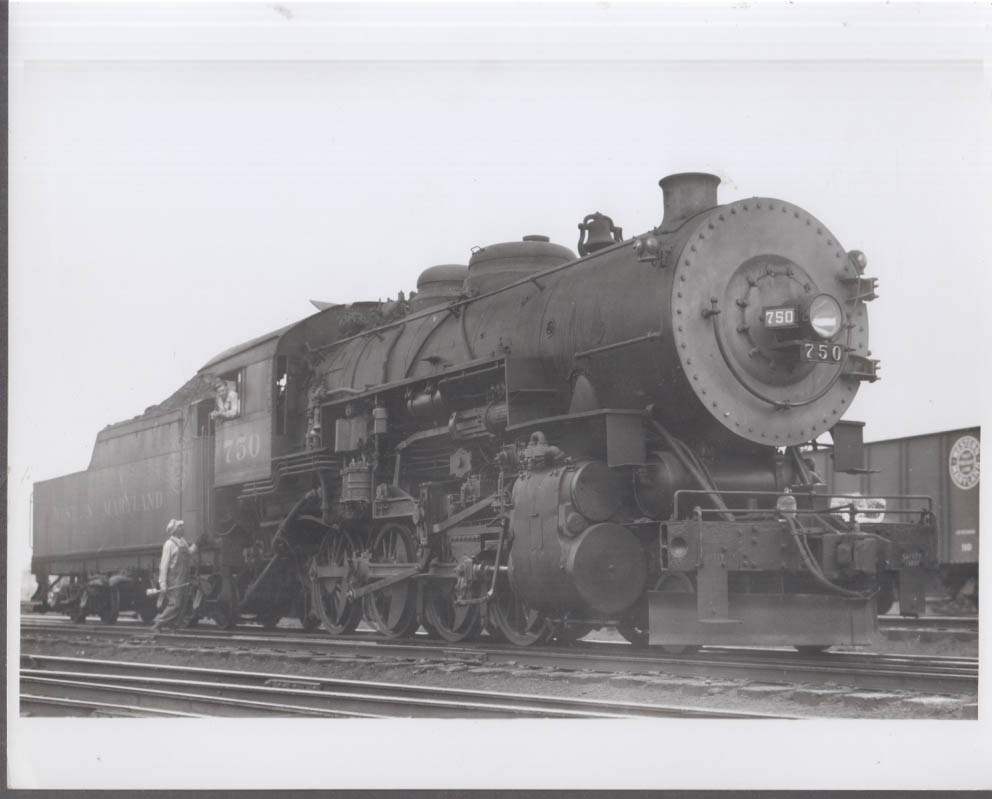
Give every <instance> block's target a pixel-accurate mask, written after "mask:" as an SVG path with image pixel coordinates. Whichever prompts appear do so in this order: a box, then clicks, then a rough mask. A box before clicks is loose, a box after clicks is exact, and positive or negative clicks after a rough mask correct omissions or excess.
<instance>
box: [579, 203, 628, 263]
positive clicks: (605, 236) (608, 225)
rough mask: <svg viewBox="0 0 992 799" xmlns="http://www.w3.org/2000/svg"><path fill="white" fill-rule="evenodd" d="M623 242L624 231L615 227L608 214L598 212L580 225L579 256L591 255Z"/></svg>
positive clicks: (590, 215)
mask: <svg viewBox="0 0 992 799" xmlns="http://www.w3.org/2000/svg"><path fill="white" fill-rule="evenodd" d="M621 241H623V229H622V228H618V227H617V226H616V225H614V224H613V220H612V219H610V217H608V216H607V215H606V214H601V213H599V211H597V212H596V213H594V214H589V215H588V216H587V217H586V218H585V219H583V220H582V221H581V222H580V223H579V247H578V249H579V255H589V253H592V252H596V251H597V250H601V249H603V248H604V247H610V246H612V245H614V244H617V243H618V242H621Z"/></svg>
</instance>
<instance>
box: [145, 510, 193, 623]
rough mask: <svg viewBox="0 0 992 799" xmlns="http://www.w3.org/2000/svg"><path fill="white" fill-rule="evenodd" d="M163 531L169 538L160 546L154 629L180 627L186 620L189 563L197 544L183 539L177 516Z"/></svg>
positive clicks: (181, 526)
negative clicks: (160, 555) (160, 554)
mask: <svg viewBox="0 0 992 799" xmlns="http://www.w3.org/2000/svg"><path fill="white" fill-rule="evenodd" d="M165 532H167V533H168V534H169V538H168V540H167V541H166V542H165V545H164V546H163V547H162V562H161V563H160V564H159V568H158V587H159V595H158V610H159V613H158V616H156V617H155V623H154V624H153V625H152V629H153V630H160V629H161V628H163V627H181V626H184V625H185V624H186V623H187V622H188V620H189V618H188V617H189V597H190V596H191V595H192V591H191V590H190V589H191V586H190V581H191V580H192V576H191V573H190V565H191V563H192V560H193V556H194V555H195V554H196V544H190V543H188V542H187V541H186V531H185V525H184V524H183V523H182V521H181V520H180V519H172V520H171V521H170V522H169V524H168V525H166V528H165Z"/></svg>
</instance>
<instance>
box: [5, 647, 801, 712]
mask: <svg viewBox="0 0 992 799" xmlns="http://www.w3.org/2000/svg"><path fill="white" fill-rule="evenodd" d="M20 701H21V712H22V714H25V713H27V714H30V715H59V716H62V715H99V716H185V717H191V716H192V717H202V716H236V717H243V716H253V717H259V716H317V717H330V718H356V717H357V718H413V717H424V718H463V719H464V718H473V719H478V718H519V717H526V718H559V719H561V718H568V719H575V718H596V719H620V718H718V719H769V718H777V719H781V718H792V717H790V716H785V715H770V714H761V713H747V712H742V711H736V710H714V709H701V708H692V707H686V706H680V705H660V704H651V703H639V702H604V701H599V700H593V699H571V698H562V697H552V696H540V695H536V694H509V693H498V692H496V693H494V692H484V691H472V690H464V689H454V688H437V687H427V686H417V685H403V684H398V683H380V682H366V681H355V680H341V679H331V678H323V677H310V676H292V675H286V674H267V673H262V672H247V671H231V670H221V669H206V668H191V667H188V666H172V665H156V664H149V663H134V662H126V661H111V660H93V659H88V658H66V657H51V656H43V655H23V656H22V657H21V671H20Z"/></svg>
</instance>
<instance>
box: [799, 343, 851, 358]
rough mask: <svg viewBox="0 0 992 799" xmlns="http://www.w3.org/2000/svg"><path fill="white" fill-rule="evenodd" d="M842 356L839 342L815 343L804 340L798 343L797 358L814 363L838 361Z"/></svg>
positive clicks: (842, 351)
mask: <svg viewBox="0 0 992 799" xmlns="http://www.w3.org/2000/svg"><path fill="white" fill-rule="evenodd" d="M843 357H844V348H843V347H842V346H841V345H840V344H826V343H820V344H817V343H816V342H813V341H804V342H803V343H802V344H800V345H799V360H801V361H813V362H815V363H840V361H841V358H843Z"/></svg>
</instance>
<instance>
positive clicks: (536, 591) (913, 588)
mask: <svg viewBox="0 0 992 799" xmlns="http://www.w3.org/2000/svg"><path fill="white" fill-rule="evenodd" d="M718 183H719V179H718V178H716V177H715V176H712V175H706V174H700V173H688V174H678V175H670V176H669V177H667V178H664V179H663V180H662V181H661V187H662V189H663V192H664V217H663V219H662V222H661V224H660V225H659V226H658V227H656V228H654V229H653V230H650V231H647V232H646V233H644V234H641V235H638V236H634V237H632V238H624V237H623V233H622V231H621V230H620V228H618V227H617V226H615V225H614V224H613V221H612V220H611V219H610V218H609V217H607V216H605V215H603V214H600V213H595V214H590V215H589V216H587V217H586V218H585V219H584V220H583V222H582V223H581V224H580V225H579V229H580V238H579V243H578V251H579V254H578V257H576V255H575V254H574V253H573V252H572V251H571V250H569V249H568V248H566V247H563V246H560V245H557V244H553V243H551V242H550V241H548V240H547V239H546V238H545V237H542V236H527V237H525V238H524V239H523V240H521V241H515V242H505V243H501V244H495V245H492V246H488V247H484V248H481V249H477V250H476V251H475V252H474V253H473V255H472V257H471V259H470V261H469V263H468V265H467V267H466V266H461V265H442V266H435V267H431V268H429V269H427V270H426V271H424V272H423V273H422V274H421V277H420V280H419V281H418V292H417V293H416V294H415V295H411V298H410V300H409V302H407V301H406V300H404V298H403V297H402V295H400V297H399V299H398V300H396V301H390V302H387V303H354V304H352V305H349V306H344V305H335V306H321V307H324V310H321V311H320V312H319V313H317V314H315V315H313V316H310V317H308V318H307V319H304V320H303V321H301V322H299V323H298V324H296V325H292V326H290V327H288V328H284V329H283V330H280V331H276V333H274V334H271V335H269V336H265V337H262V338H260V339H256V340H254V341H252V342H248V343H247V344H245V345H242V346H241V347H236V348H234V349H232V350H229V351H227V352H226V353H223V354H221V355H220V356H218V357H217V358H215V359H214V360H213V361H211V362H210V363H208V364H207V365H206V366H205V367H204V368H203V370H201V375H200V377H201V378H206V377H207V376H211V377H213V376H217V375H220V376H222V377H224V379H226V380H229V381H233V383H234V384H235V385H236V388H237V390H238V392H239V394H241V395H242V410H241V413H240V415H239V416H238V418H236V419H228V420H222V421H217V422H216V424H215V423H214V422H212V421H211V422H209V423H206V424H205V425H204V424H203V419H202V416H203V415H202V413H201V414H200V416H199V417H198V418H200V419H201V423H200V424H201V426H200V428H199V433H200V435H199V436H197V435H193V434H192V433H190V434H189V435H187V436H186V438H185V439H184V438H183V436H182V435H180V436H179V439H177V440H178V441H179V442H180V443H178V444H176V446H177V447H178V448H180V449H182V448H183V447H187V449H188V445H187V444H185V443H182V442H184V441H193V440H197V441H201V440H202V441H206V442H208V443H206V444H202V443H201V445H200V450H199V451H200V452H201V460H203V461H204V463H203V465H202V466H201V467H200V468H198V469H197V470H196V479H197V480H199V481H200V482H201V484H203V485H205V486H206V487H207V489H209V490H206V491H204V492H203V501H202V502H199V503H194V504H196V508H194V509H193V510H194V511H195V512H194V513H193V515H194V516H197V518H198V519H199V522H198V523H199V524H200V526H201V527H202V529H204V530H206V531H207V532H209V534H210V543H209V544H208V546H207V547H206V548H205V552H206V553H208V554H209V558H208V559H207V561H206V562H201V565H200V584H201V590H200V591H199V592H198V596H197V601H198V607H200V608H201V612H202V613H204V614H209V615H212V616H214V618H215V619H218V620H220V621H221V622H222V623H225V624H230V623H233V621H234V620H235V619H236V618H238V617H239V616H248V615H256V616H257V617H258V618H260V619H262V620H264V621H268V622H269V623H273V619H275V620H277V619H278V618H279V617H280V616H284V615H290V614H299V615H300V617H301V618H302V619H303V620H304V622H305V623H307V624H315V623H316V621H317V620H319V621H320V622H321V623H322V624H323V626H324V628H325V629H326V630H327V631H328V632H330V633H331V634H336V635H339V634H344V633H347V632H350V631H352V630H354V629H355V627H356V626H357V624H358V623H359V621H360V620H361V619H362V618H363V617H364V618H365V619H366V620H367V621H368V622H369V623H370V624H372V625H373V626H374V627H375V628H376V629H377V630H379V631H380V632H381V633H383V634H385V635H387V636H391V637H401V636H406V635H409V634H411V633H412V632H413V631H414V630H416V629H417V628H418V627H419V626H420V625H423V626H424V627H426V629H427V630H428V631H429V632H431V633H432V634H434V635H437V636H440V637H443V638H445V639H447V640H450V641H457V640H463V639H467V638H469V637H471V636H473V635H475V634H477V633H478V632H479V631H480V630H481V629H483V628H486V629H488V630H489V631H490V633H491V634H493V635H497V636H502V637H505V638H506V639H508V640H510V641H512V642H513V643H516V644H519V645H528V644H532V643H536V642H539V641H541V640H544V639H546V638H548V637H549V636H553V637H557V638H559V639H569V638H575V637H579V636H581V635H583V634H585V633H586V632H587V631H588V630H590V629H591V628H594V627H601V626H606V625H609V626H615V627H616V628H617V629H618V630H619V631H620V632H621V634H623V635H624V636H625V637H626V638H628V639H629V640H631V641H632V642H634V643H637V644H645V643H652V644H661V645H664V646H668V647H675V648H679V647H693V646H698V645H702V644H707V643H714V644H715V643H720V644H745V643H747V644H761V643H766V644H782V643H785V644H791V645H795V646H797V647H806V648H823V647H826V646H829V645H832V644H840V643H845V644H850V643H863V642H866V641H867V640H868V636H869V635H870V633H871V632H872V631H873V629H874V625H875V617H876V612H875V605H876V602H877V601H879V597H880V596H881V595H885V596H886V597H888V599H889V600H891V598H892V597H893V596H895V597H896V598H898V600H899V603H900V608H901V612H902V613H904V614H917V613H919V612H921V611H922V607H923V580H924V574H925V570H926V569H928V568H930V567H932V566H933V563H934V540H935V530H934V521H933V515H932V513H931V511H930V506H929V500H928V499H927V498H925V497H915V498H912V497H902V498H898V499H897V501H896V502H894V503H893V507H892V510H893V512H891V513H886V515H885V521H884V522H882V521H872V520H871V519H869V518H868V517H866V516H865V515H864V514H863V513H860V512H859V508H856V507H855V504H854V500H853V498H848V499H845V498H843V497H841V498H839V499H838V498H836V497H830V496H828V495H827V494H825V493H824V492H823V486H822V484H821V483H820V482H819V479H818V477H817V475H816V474H815V472H813V470H812V469H811V468H810V465H809V463H808V461H807V460H806V459H805V458H804V456H803V454H802V452H801V450H800V449H799V447H800V446H801V445H804V444H806V443H808V442H811V441H814V440H815V439H817V438H818V437H819V436H820V435H821V434H823V433H825V432H827V431H832V432H833V433H834V438H835V442H836V444H837V449H838V452H840V451H841V450H842V446H841V445H842V444H844V445H845V446H844V447H843V448H847V446H846V445H847V443H851V444H852V446H851V447H850V449H851V451H852V453H853V459H854V462H853V465H852V468H855V469H857V468H858V467H859V462H858V457H859V456H858V455H857V449H858V442H859V439H860V428H859V427H858V426H857V425H856V424H852V423H846V422H843V421H842V416H843V415H844V413H845V411H846V410H847V408H848V406H849V405H850V403H851V401H852V400H853V398H854V396H855V393H856V392H857V390H858V387H859V386H860V384H861V383H862V382H864V381H869V382H871V381H874V380H875V379H877V361H875V360H873V359H872V358H871V353H870V351H869V349H868V319H867V313H866V307H867V303H869V302H870V301H871V300H873V299H874V298H875V296H876V294H875V287H876V281H875V279H874V278H869V277H866V276H865V274H864V272H865V268H866V265H867V260H866V258H865V256H864V254H863V253H861V252H859V251H850V252H848V251H845V250H844V249H843V248H842V247H841V246H840V245H839V243H838V242H837V241H836V239H835V238H834V236H833V235H832V234H831V233H830V232H829V231H828V230H827V229H826V228H825V227H824V226H823V225H822V223H820V222H819V221H817V220H816V219H815V218H813V217H812V216H811V215H810V214H808V213H807V212H805V211H803V210H802V209H800V208H798V207H796V206H794V205H792V204H790V203H787V202H783V201H781V200H776V199H769V198H750V199H746V200H739V201H736V202H732V203H728V204H724V205H720V204H718V201H717V185H718ZM207 401H208V395H206V394H197V395H196V396H195V397H194V398H193V399H192V401H190V402H189V403H188V405H187V410H186V415H187V417H188V420H187V427H189V428H190V429H192V428H193V427H195V426H196V422H195V419H194V417H195V416H196V413H195V409H196V408H197V407H202V405H203V403H205V402H207ZM848 439H852V440H851V442H848ZM205 448H206V449H205ZM203 452H208V453H209V454H212V456H213V457H212V459H211V458H210V457H208V456H203V455H202V453H203ZM187 460H188V459H187ZM184 462H185V461H184ZM838 468H840V467H839V466H838ZM189 479H193V478H189ZM179 494H180V495H182V491H180V492H179ZM187 494H189V492H187ZM180 498H181V497H180ZM900 503H901V504H900ZM37 505H38V501H37V498H36V506H37ZM859 507H860V506H859ZM897 508H901V510H898V509H897ZM43 515H44V514H43ZM36 517H37V513H36ZM36 528H37V522H36ZM36 561H37V564H36V572H38V573H40V574H43V575H44V576H45V577H46V581H47V577H48V575H49V574H50V573H52V572H51V571H50V570H49V571H48V572H46V571H45V568H46V566H45V562H44V559H41V560H39V559H37V558H36Z"/></svg>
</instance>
